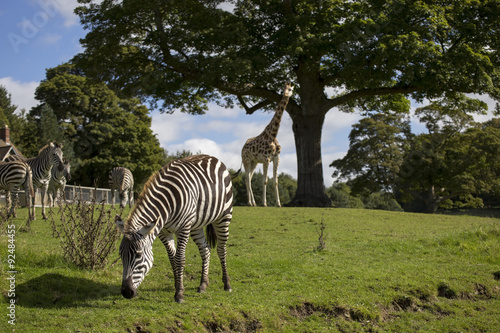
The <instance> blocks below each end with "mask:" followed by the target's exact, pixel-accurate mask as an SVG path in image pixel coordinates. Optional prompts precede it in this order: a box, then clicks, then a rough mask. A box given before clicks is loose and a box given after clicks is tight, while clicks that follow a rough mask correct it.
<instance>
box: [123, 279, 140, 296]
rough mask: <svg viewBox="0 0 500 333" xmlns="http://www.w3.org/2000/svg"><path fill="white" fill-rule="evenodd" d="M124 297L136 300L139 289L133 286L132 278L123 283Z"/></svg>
mask: <svg viewBox="0 0 500 333" xmlns="http://www.w3.org/2000/svg"><path fill="white" fill-rule="evenodd" d="M121 290H122V295H123V297H125V298H134V297H135V296H136V295H137V289H135V288H134V286H133V285H132V278H131V277H130V278H128V279H127V280H124V281H123V282H122V288H121Z"/></svg>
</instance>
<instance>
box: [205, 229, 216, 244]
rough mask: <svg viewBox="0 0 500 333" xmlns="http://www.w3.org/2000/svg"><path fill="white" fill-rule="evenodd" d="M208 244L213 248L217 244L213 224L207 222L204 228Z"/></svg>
mask: <svg viewBox="0 0 500 333" xmlns="http://www.w3.org/2000/svg"><path fill="white" fill-rule="evenodd" d="M205 232H206V236H205V237H206V238H207V242H208V245H210V247H211V248H212V249H213V248H215V247H216V246H217V235H216V234H215V228H214V225H213V224H209V225H207V226H206V228H205Z"/></svg>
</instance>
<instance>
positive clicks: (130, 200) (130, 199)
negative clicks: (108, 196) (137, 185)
mask: <svg viewBox="0 0 500 333" xmlns="http://www.w3.org/2000/svg"><path fill="white" fill-rule="evenodd" d="M133 204H134V191H133V190H132V188H130V190H129V193H128V206H129V207H130V208H132V205H133Z"/></svg>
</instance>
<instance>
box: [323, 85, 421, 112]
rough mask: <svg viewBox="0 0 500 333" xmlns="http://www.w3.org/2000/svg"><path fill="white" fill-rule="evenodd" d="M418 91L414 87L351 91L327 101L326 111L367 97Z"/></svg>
mask: <svg viewBox="0 0 500 333" xmlns="http://www.w3.org/2000/svg"><path fill="white" fill-rule="evenodd" d="M419 90H420V89H419V88H418V87H416V86H412V85H406V86H395V87H381V88H370V89H360V90H356V91H352V92H350V93H348V94H345V95H342V96H339V97H336V98H333V99H329V100H328V101H329V102H328V103H327V107H328V110H329V109H331V108H333V107H336V106H339V105H341V104H345V103H347V102H350V101H352V100H355V99H358V98H360V97H369V96H383V95H391V94H409V93H412V92H416V91H419Z"/></svg>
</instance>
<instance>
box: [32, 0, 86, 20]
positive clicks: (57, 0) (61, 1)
mask: <svg viewBox="0 0 500 333" xmlns="http://www.w3.org/2000/svg"><path fill="white" fill-rule="evenodd" d="M37 3H38V5H39V6H40V9H41V11H42V12H45V13H47V14H48V15H50V16H54V13H55V12H59V14H60V15H61V16H62V18H63V20H64V26H65V27H71V26H74V25H76V24H78V23H79V21H78V16H77V15H76V14H75V13H74V12H73V11H74V10H75V8H76V7H78V1H77V0H38V1H37Z"/></svg>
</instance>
